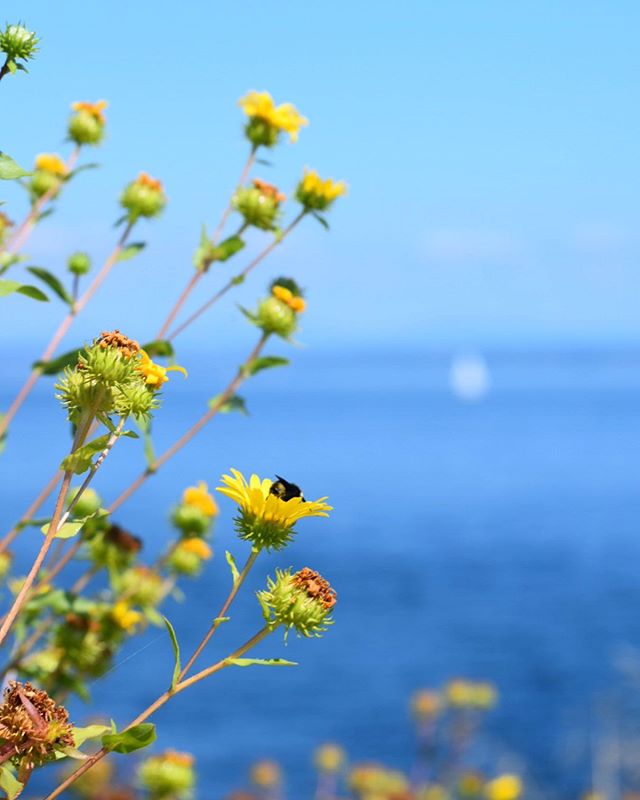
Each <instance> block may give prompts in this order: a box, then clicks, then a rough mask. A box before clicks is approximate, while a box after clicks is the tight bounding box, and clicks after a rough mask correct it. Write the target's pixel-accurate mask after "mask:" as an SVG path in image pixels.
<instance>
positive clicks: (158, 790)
mask: <svg viewBox="0 0 640 800" xmlns="http://www.w3.org/2000/svg"><path fill="white" fill-rule="evenodd" d="M193 764H194V759H193V756H192V755H191V754H190V753H178V752H176V751H175V750H167V751H166V752H165V753H162V754H160V755H157V756H150V757H149V758H146V759H145V760H144V761H143V762H142V764H141V765H140V767H139V768H138V779H139V781H140V783H141V784H142V786H143V787H144V788H145V789H146V790H147V791H148V792H149V795H150V797H151V798H152V800H164V799H165V798H166V799H167V800H182V799H183V798H188V797H190V796H191V790H192V789H193V787H194V785H195V781H196V776H195V770H194V766H193Z"/></svg>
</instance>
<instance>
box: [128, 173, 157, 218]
mask: <svg viewBox="0 0 640 800" xmlns="http://www.w3.org/2000/svg"><path fill="white" fill-rule="evenodd" d="M120 204H121V205H122V207H123V208H125V209H126V210H127V211H128V212H129V216H130V218H131V219H134V220H135V219H137V218H138V217H155V216H157V215H158V214H159V213H160V212H161V211H162V209H163V208H164V207H165V205H166V204H167V197H166V195H165V193H164V191H163V189H162V184H161V183H160V181H158V180H155V179H154V178H151V177H150V176H149V175H147V174H146V173H145V172H141V173H140V175H138V177H137V178H136V180H135V181H132V182H131V183H130V184H128V186H126V187H125V190H124V192H123V193H122V196H121V197H120Z"/></svg>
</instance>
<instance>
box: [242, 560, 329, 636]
mask: <svg viewBox="0 0 640 800" xmlns="http://www.w3.org/2000/svg"><path fill="white" fill-rule="evenodd" d="M257 596H258V601H259V602H260V605H261V607H262V611H263V613H264V618H265V620H266V622H267V624H268V625H269V626H270V627H271V628H272V629H273V628H276V627H278V625H284V627H285V628H286V631H287V633H288V631H289V630H290V629H291V628H295V630H296V633H297V634H298V635H299V636H307V637H309V636H321V635H322V633H323V632H324V631H325V630H326V628H327V626H328V625H332V624H333V620H332V619H331V609H332V608H333V607H334V606H335V604H336V597H337V596H336V593H335V591H334V590H333V589H332V588H331V586H330V584H329V583H328V581H326V580H325V579H324V578H323V577H322V576H321V575H320V574H319V573H317V572H315V571H314V570H312V569H309V567H305V568H304V569H301V570H300V571H299V572H296V573H295V574H291V570H290V569H288V570H276V577H275V580H273V579H272V578H267V589H266V590H264V591H261V592H258V593H257Z"/></svg>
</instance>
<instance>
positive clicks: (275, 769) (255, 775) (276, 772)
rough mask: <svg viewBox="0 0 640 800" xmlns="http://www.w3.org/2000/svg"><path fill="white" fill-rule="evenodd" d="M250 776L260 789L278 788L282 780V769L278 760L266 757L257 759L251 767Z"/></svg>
mask: <svg viewBox="0 0 640 800" xmlns="http://www.w3.org/2000/svg"><path fill="white" fill-rule="evenodd" d="M250 777H251V782H252V783H254V784H255V785H256V786H258V787H259V788H260V789H266V790H270V789H277V788H278V786H280V783H281V782H282V771H281V770H280V765H279V764H278V763H277V762H276V761H271V760H269V759H265V760H264V761H256V763H255V764H254V765H253V766H252V767H251V772H250Z"/></svg>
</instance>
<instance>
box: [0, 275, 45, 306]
mask: <svg viewBox="0 0 640 800" xmlns="http://www.w3.org/2000/svg"><path fill="white" fill-rule="evenodd" d="M14 292H18V293H19V294H23V295H25V296H26V297H30V298H31V299H32V300H40V302H42V303H46V302H48V300H49V298H48V297H47V295H46V294H45V293H44V292H42V291H41V290H40V289H38V287H37V286H29V284H26V283H19V282H18V281H9V280H6V279H4V280H1V281H0V297H6V296H7V295H10V294H13V293H14Z"/></svg>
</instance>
